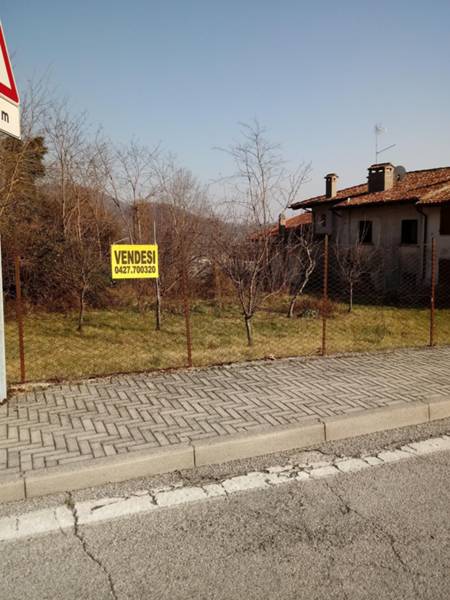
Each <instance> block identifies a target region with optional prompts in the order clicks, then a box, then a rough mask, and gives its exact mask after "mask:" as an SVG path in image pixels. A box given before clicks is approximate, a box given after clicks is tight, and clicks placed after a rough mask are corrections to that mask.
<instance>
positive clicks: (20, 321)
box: [14, 254, 25, 383]
mask: <svg viewBox="0 0 450 600" xmlns="http://www.w3.org/2000/svg"><path fill="white" fill-rule="evenodd" d="M14 271H15V280H16V319H17V329H18V333H19V356H20V382H21V383H24V382H25V347H24V342H23V307H22V286H21V281H20V257H19V256H18V255H17V254H16V256H15V257H14Z"/></svg>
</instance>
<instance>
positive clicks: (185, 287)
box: [181, 239, 192, 367]
mask: <svg viewBox="0 0 450 600" xmlns="http://www.w3.org/2000/svg"><path fill="white" fill-rule="evenodd" d="M181 288H182V294H183V308H184V323H185V327H186V350H187V366H188V367H192V332H191V307H190V303H189V281H188V273H187V264H186V251H185V248H184V240H183V239H182V240H181Z"/></svg>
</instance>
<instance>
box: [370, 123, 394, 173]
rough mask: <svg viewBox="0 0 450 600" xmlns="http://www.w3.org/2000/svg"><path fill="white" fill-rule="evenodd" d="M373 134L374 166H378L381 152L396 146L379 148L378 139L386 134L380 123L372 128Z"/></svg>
mask: <svg viewBox="0 0 450 600" xmlns="http://www.w3.org/2000/svg"><path fill="white" fill-rule="evenodd" d="M373 131H374V134H375V164H376V165H377V164H378V156H379V155H380V154H381V153H382V152H386V150H390V149H391V148H393V147H394V146H396V144H391V145H390V146H386V147H385V148H381V149H380V148H379V139H378V138H379V137H380V135H382V134H383V133H386V131H387V129H386V127H383V125H382V123H376V124H375V127H374V128H373Z"/></svg>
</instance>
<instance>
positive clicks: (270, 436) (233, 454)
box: [193, 418, 325, 467]
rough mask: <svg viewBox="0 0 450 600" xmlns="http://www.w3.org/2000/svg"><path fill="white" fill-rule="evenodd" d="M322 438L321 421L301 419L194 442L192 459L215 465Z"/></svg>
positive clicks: (309, 444) (305, 443) (301, 444)
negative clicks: (259, 429) (289, 423)
mask: <svg viewBox="0 0 450 600" xmlns="http://www.w3.org/2000/svg"><path fill="white" fill-rule="evenodd" d="M324 441H325V429H324V425H323V423H322V422H320V420H319V419H316V418H312V419H304V420H302V421H300V422H299V423H298V424H295V425H288V426H285V427H274V428H273V429H269V430H268V429H264V430H261V431H259V432H256V433H255V432H254V431H252V432H248V433H242V434H239V435H230V436H229V437H224V438H219V439H216V438H212V439H209V440H205V441H202V442H194V443H193V447H194V459H195V465H196V466H197V467H200V466H204V465H216V464H219V463H224V462H228V461H229V460H236V459H239V458H252V457H254V456H261V455H263V454H270V453H272V452H283V451H284V450H293V449H294V448H304V447H305V446H311V445H312V444H320V443H322V442H324Z"/></svg>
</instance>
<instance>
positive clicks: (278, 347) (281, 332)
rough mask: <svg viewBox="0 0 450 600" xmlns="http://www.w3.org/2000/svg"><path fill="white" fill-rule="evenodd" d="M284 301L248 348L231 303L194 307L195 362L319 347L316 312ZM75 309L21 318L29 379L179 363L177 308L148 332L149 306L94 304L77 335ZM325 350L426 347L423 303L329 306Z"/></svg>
mask: <svg viewBox="0 0 450 600" xmlns="http://www.w3.org/2000/svg"><path fill="white" fill-rule="evenodd" d="M285 309H286V300H285V299H284V298H278V299H276V300H275V301H272V303H271V305H270V306H268V307H266V310H264V311H262V312H260V313H259V314H258V315H257V316H256V317H255V323H254V330H255V345H254V346H253V347H252V348H248V347H247V346H246V342H245V331H244V326H243V322H242V319H241V316H240V313H239V310H238V308H237V307H236V306H234V305H233V304H231V303H227V304H226V305H225V307H223V308H222V309H218V308H217V307H216V306H215V305H214V304H213V303H208V302H196V303H195V304H194V305H193V307H192V330H193V359H194V365H196V366H201V365H208V364H218V363H224V362H234V361H242V360H249V359H256V358H263V357H267V356H276V357H283V356H295V355H311V354H317V353H318V352H319V351H320V345H321V335H322V323H321V320H320V318H318V316H317V314H316V313H315V312H314V311H306V313H305V316H303V317H296V318H294V319H287V318H286V317H285V315H284V311H285ZM75 328H76V319H75V315H74V314H67V315H61V314H54V313H53V314H48V313H37V314H36V313H35V314H30V315H28V316H27V317H26V320H25V349H26V369H27V380H30V381H32V380H45V379H65V378H69V379H70V378H79V377H85V376H92V375H105V374H111V373H117V372H130V371H142V370H151V369H163V368H169V367H181V366H183V365H184V364H185V361H186V358H185V357H186V349H185V336H184V321H183V317H182V315H181V313H177V312H175V311H172V312H169V313H165V314H164V322H163V331H161V332H156V331H154V318H153V314H152V313H151V312H149V313H147V314H145V315H142V314H140V313H139V312H137V311H136V310H132V309H129V310H114V311H107V310H92V311H90V312H89V313H88V315H87V318H86V325H85V328H84V331H83V333H82V334H79V333H77V331H76V329H75ZM327 331H328V351H329V352H330V353H333V352H348V351H373V350H380V349H389V348H398V347H413V346H425V345H427V343H428V335H429V313H428V310H426V309H408V308H392V307H374V306H356V307H355V309H354V311H353V313H351V314H349V313H348V312H347V311H346V309H345V307H344V306H339V305H337V306H335V310H334V313H333V316H332V318H330V319H329V320H328V324H327ZM436 331H437V342H438V343H450V310H441V311H437V317H436ZM6 336H7V371H8V380H9V381H10V382H17V381H18V380H19V357H18V343H17V329H16V324H15V322H14V321H8V322H7V326H6Z"/></svg>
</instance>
